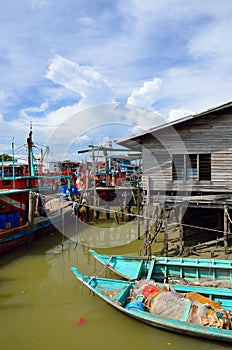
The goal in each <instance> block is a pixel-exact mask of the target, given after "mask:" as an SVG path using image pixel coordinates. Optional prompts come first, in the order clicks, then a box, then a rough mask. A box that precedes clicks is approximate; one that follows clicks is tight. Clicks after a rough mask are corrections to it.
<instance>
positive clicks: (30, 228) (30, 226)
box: [27, 191, 34, 248]
mask: <svg viewBox="0 0 232 350" xmlns="http://www.w3.org/2000/svg"><path fill="white" fill-rule="evenodd" d="M33 224H34V195H33V192H32V191H29V208H28V239H27V247H28V248H30V247H31V244H32V238H33Z"/></svg>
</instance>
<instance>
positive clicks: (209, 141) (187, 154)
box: [117, 102, 232, 249]
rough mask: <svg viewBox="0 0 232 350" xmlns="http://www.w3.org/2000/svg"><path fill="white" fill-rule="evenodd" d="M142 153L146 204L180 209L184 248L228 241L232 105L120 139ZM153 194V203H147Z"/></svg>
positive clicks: (231, 206)
mask: <svg viewBox="0 0 232 350" xmlns="http://www.w3.org/2000/svg"><path fill="white" fill-rule="evenodd" d="M117 143H118V144H120V145H122V146H124V147H127V148H129V149H131V150H136V151H142V154H143V157H142V163H143V178H142V180H143V193H144V198H145V201H149V203H159V204H160V205H163V206H165V207H166V208H168V207H169V208H172V209H173V211H175V215H174V216H176V218H178V220H180V224H181V227H182V229H183V231H182V237H181V245H182V248H183V246H186V245H188V244H189V243H188V241H190V238H191V244H193V242H194V244H197V243H200V242H206V241H210V240H218V241H220V240H221V241H223V243H224V246H225V249H226V248H227V244H228V237H229V234H230V223H231V218H232V102H229V103H226V104H223V105H220V106H218V107H215V108H211V109H208V110H206V111H204V112H201V113H198V114H194V115H190V116H188V117H185V118H182V119H179V120H175V121H173V122H170V123H166V124H163V125H160V126H157V127H154V128H152V129H149V130H146V131H144V132H141V133H138V134H136V135H132V136H129V137H127V138H124V139H120V140H117ZM147 195H149V200H148V199H147V197H146V196H147Z"/></svg>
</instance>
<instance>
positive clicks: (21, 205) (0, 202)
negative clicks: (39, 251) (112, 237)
mask: <svg viewBox="0 0 232 350" xmlns="http://www.w3.org/2000/svg"><path fill="white" fill-rule="evenodd" d="M27 150H28V162H27V164H23V165H22V164H18V163H17V160H15V159H14V156H13V160H12V161H11V162H4V160H3V159H2V163H1V165H0V253H3V252H5V251H8V250H10V249H12V248H14V247H17V246H20V245H22V244H25V243H27V244H28V245H29V244H31V241H32V239H33V238H34V237H35V236H38V235H41V234H45V233H47V232H49V231H51V230H54V227H55V228H57V227H59V226H58V225H59V222H61V220H62V217H63V215H61V211H60V210H57V209H56V212H54V213H53V215H52V220H50V218H49V216H50V215H49V216H48V215H47V212H46V207H45V203H43V195H42V194H41V193H42V192H41V191H42V190H43V191H46V187H45V186H43V187H41V186H42V185H44V184H45V183H46V182H47V179H46V177H45V176H41V175H40V174H39V173H40V171H38V170H37V168H38V167H35V164H34V155H33V141H32V130H31V131H30V133H29V137H28V138H27ZM57 178H58V177H57ZM57 178H56V179H57ZM67 178H69V177H68V176H67ZM49 181H51V179H49ZM54 181H55V179H54ZM64 204H65V205H64V206H65V207H67V206H68V205H67V201H64ZM59 209H60V208H59ZM69 212H70V210H69Z"/></svg>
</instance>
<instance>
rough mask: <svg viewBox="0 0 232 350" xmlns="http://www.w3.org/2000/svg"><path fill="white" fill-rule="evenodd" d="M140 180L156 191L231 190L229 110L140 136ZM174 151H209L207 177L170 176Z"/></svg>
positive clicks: (231, 128) (176, 152)
mask: <svg viewBox="0 0 232 350" xmlns="http://www.w3.org/2000/svg"><path fill="white" fill-rule="evenodd" d="M141 141H142V145H143V169H144V173H143V184H144V187H145V188H146V181H147V180H146V178H147V176H149V177H150V179H151V188H152V189H153V190H155V191H185V192H206V193H208V192H210V193H221V192H222V193H224V192H232V114H225V115H221V114H220V115H207V116H202V117H199V118H196V119H192V120H189V121H187V122H185V123H183V124H182V123H180V124H177V125H175V128H173V127H172V128H170V127H168V128H164V129H162V130H159V133H158V134H157V135H156V132H152V134H151V133H148V134H147V135H146V136H144V137H143V139H142V140H141ZM173 154H211V179H210V180H208V181H207V180H204V181H200V180H186V179H183V180H178V181H177V180H176V181H175V180H173V177H172V155H173Z"/></svg>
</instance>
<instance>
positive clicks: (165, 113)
mask: <svg viewBox="0 0 232 350" xmlns="http://www.w3.org/2000/svg"><path fill="white" fill-rule="evenodd" d="M231 17H232V2H231V1H230V0H221V1H218V0H192V1H186V0H162V1H160V0H154V1H150V0H143V1H140V0H127V1H124V0H121V1H120V0H92V1H86V0H59V1H57V0H24V1H15V0H8V1H6V0H2V1H1V2H0V36H1V41H0V76H1V79H0V101H1V103H0V130H1V131H0V132H1V141H0V150H1V151H0V153H1V152H10V145H11V141H12V138H13V137H14V139H15V143H16V144H17V145H21V144H23V143H25V140H26V137H27V133H28V130H29V125H30V122H31V123H32V125H33V131H34V140H35V142H36V141H38V142H39V143H41V144H49V143H50V144H54V145H56V146H54V147H53V153H54V154H55V153H56V150H57V149H58V148H59V149H60V150H62V151H60V152H61V153H57V155H55V157H62V152H63V154H64V153H67V151H68V149H69V148H72V149H73V143H76V144H77V146H76V148H78V147H80V149H81V148H83V147H86V145H88V144H89V143H95V144H96V143H97V144H99V143H107V141H108V140H110V139H112V138H120V137H124V136H127V135H129V134H130V133H132V132H136V130H140V129H141V128H142V129H144V128H145V129H146V128H149V127H153V126H155V125H157V124H159V123H162V122H165V121H167V120H174V119H177V118H179V117H183V116H186V115H188V114H191V113H196V112H200V111H203V110H205V109H207V108H211V107H213V106H216V105H219V104H223V103H226V102H228V101H230V100H232V98H231V91H232V79H231V74H232V62H231V61H232V59H231V57H232V52H231V51H232V45H231V44H232V43H231V41H232V26H231V23H232V18H231ZM110 104H111V110H110V108H109V105H110ZM119 104H122V105H123V107H122V108H121V111H122V113H121V114H120V113H114V110H115V108H116V109H117V111H118V110H119V107H118V106H119ZM124 104H129V105H130V106H134V109H133V108H127V107H125V106H124ZM96 106H97V107H99V106H103V108H102V113H100V112H99V108H96ZM137 107H139V108H137ZM95 108H96V109H95ZM89 109H90V112H89V111H88V110H89ZM142 109H144V111H146V113H144V112H142ZM83 111H84V112H83ZM94 111H97V112H96V113H93V112H94ZM128 111H129V113H128ZM111 112H112V113H111ZM115 123H117V125H120V124H121V128H120V127H115V125H116V124H115ZM67 125H69V128H67V127H66V126H67ZM94 128H96V133H95V134H94V132H93V130H94ZM89 130H91V132H90V131H89ZM99 130H101V132H100V131H99ZM54 140H56V142H57V143H59V147H57V143H56V142H54ZM73 157H75V155H73Z"/></svg>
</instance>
